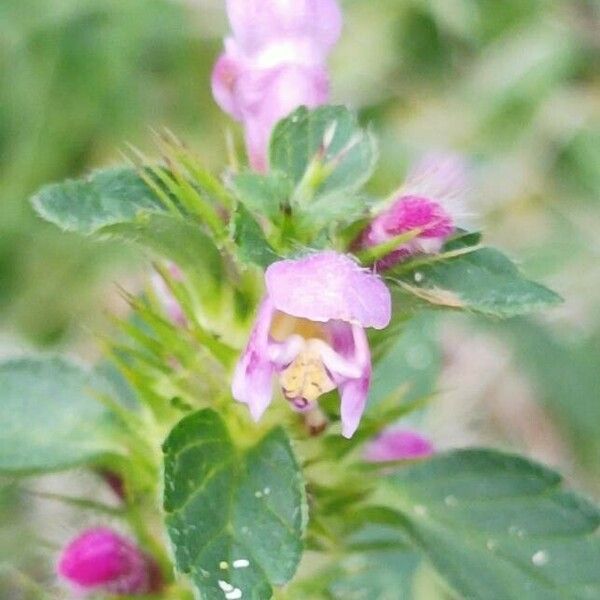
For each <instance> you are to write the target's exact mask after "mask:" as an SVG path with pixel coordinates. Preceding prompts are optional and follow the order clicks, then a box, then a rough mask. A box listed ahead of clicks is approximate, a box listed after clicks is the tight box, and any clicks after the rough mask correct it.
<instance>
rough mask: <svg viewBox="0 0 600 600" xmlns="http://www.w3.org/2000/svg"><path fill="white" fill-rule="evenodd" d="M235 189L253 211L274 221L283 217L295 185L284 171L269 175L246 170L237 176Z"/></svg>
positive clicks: (234, 182) (234, 184) (234, 183)
mask: <svg viewBox="0 0 600 600" xmlns="http://www.w3.org/2000/svg"><path fill="white" fill-rule="evenodd" d="M233 186H234V189H235V191H236V193H237V195H238V197H239V199H240V201H241V202H242V203H243V204H244V206H245V207H246V208H247V209H248V210H249V211H251V212H255V213H257V214H260V215H263V216H264V217H267V218H268V219H270V220H271V221H273V222H277V221H278V220H280V219H281V217H282V211H283V210H284V209H285V207H286V206H289V201H290V198H291V195H292V191H293V189H294V186H293V184H292V182H291V180H290V179H289V178H288V177H287V175H285V174H284V173H280V172H278V171H275V172H271V173H269V174H268V175H261V174H259V173H253V172H252V171H244V172H242V173H239V174H238V175H236V176H235V178H234V180H233Z"/></svg>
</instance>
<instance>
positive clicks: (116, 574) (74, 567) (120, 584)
mask: <svg viewBox="0 0 600 600" xmlns="http://www.w3.org/2000/svg"><path fill="white" fill-rule="evenodd" d="M58 574H59V576H60V577H61V578H63V579H64V580H65V581H67V582H68V583H69V584H70V586H71V588H72V590H73V592H74V593H76V594H80V595H88V594H97V593H105V594H122V595H129V596H141V595H144V594H148V593H150V592H152V591H157V590H158V589H159V588H160V586H161V582H160V576H159V575H158V568H157V566H156V564H155V563H154V561H152V559H150V558H149V557H148V556H146V555H145V554H144V553H143V552H142V551H141V550H140V549H139V548H138V547H137V546H136V545H135V544H134V543H133V542H131V541H129V540H128V539H126V538H125V537H123V536H121V535H120V534H119V533H116V532H115V531H113V530H112V529H109V528H107V527H97V528H94V529H89V530H87V531H85V532H84V533H82V534H81V535H79V536H78V537H77V538H75V539H74V540H73V541H72V542H70V543H69V544H68V545H67V547H66V548H65V549H64V550H63V552H62V555H61V557H60V559H59V563H58Z"/></svg>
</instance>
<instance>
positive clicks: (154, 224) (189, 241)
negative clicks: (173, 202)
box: [97, 213, 223, 287]
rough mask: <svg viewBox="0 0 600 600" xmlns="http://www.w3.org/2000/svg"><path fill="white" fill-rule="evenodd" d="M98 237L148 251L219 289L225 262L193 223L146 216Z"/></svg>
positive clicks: (102, 230) (105, 230) (112, 227)
mask: <svg viewBox="0 0 600 600" xmlns="http://www.w3.org/2000/svg"><path fill="white" fill-rule="evenodd" d="M97 233H98V234H99V235H101V236H104V237H109V238H110V237H112V238H118V239H120V240H122V241H125V242H131V243H134V244H136V245H138V246H141V247H144V248H147V249H149V250H151V251H153V252H155V253H156V254H158V255H159V256H160V257H163V258H168V259H170V260H172V261H173V262H175V263H176V264H177V265H178V266H179V267H181V268H182V269H186V268H189V269H190V270H191V271H195V272H199V273H201V274H202V277H203V281H204V284H205V285H209V284H211V283H212V285H213V286H216V287H219V285H220V282H221V279H222V277H223V260H222V257H221V254H220V252H219V250H218V248H217V247H216V245H215V242H214V241H213V240H212V238H211V237H209V236H208V235H207V234H206V233H204V231H203V229H202V226H201V225H200V224H199V223H197V222H195V221H194V220H192V219H181V218H178V217H175V216H173V215H169V214H158V213H145V214H140V215H138V216H137V217H134V218H132V219H131V220H130V221H128V222H123V223H118V224H114V225H109V226H106V227H102V228H100V229H98V230H97Z"/></svg>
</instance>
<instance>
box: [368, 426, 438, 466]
mask: <svg viewBox="0 0 600 600" xmlns="http://www.w3.org/2000/svg"><path fill="white" fill-rule="evenodd" d="M433 452H434V450H433V445H432V444H431V442H430V441H429V440H427V439H426V438H424V437H423V436H422V435H421V434H419V433H417V432H416V431H410V430H407V429H387V430H385V431H384V432H382V433H381V434H380V435H379V436H378V437H376V438H375V439H374V440H372V441H371V442H370V443H369V444H368V445H367V447H366V449H365V453H364V457H365V460H367V461H368V462H374V463H378V462H388V461H396V460H415V459H418V458H427V457H428V456H431V455H432V454H433Z"/></svg>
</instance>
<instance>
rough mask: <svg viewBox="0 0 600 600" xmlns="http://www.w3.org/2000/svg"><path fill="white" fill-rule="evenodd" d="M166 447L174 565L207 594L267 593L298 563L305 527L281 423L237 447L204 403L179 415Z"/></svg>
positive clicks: (218, 598)
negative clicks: (254, 441)
mask: <svg viewBox="0 0 600 600" xmlns="http://www.w3.org/2000/svg"><path fill="white" fill-rule="evenodd" d="M163 449H164V454H165V491H164V508H165V512H166V517H165V519H166V524H167V530H168V533H169V536H170V538H171V542H172V544H173V548H174V552H175V560H176V563H177V567H178V569H179V570H180V571H181V572H183V573H187V574H188V575H189V576H190V577H191V579H192V581H193V582H194V585H195V586H196V587H197V589H198V591H199V593H200V594H201V595H202V598H205V599H206V600H223V598H224V592H230V593H234V594H236V597H240V598H256V599H259V598H260V599H261V600H262V599H265V600H267V599H268V598H270V597H271V594H272V586H273V585H283V584H284V583H286V582H287V581H289V580H290V579H291V577H292V576H293V575H294V573H295V571H296V568H297V566H298V562H299V560H300V556H301V552H302V535H303V532H304V527H305V519H304V512H305V510H304V502H305V500H304V486H303V482H302V479H301V475H300V471H299V469H298V465H297V463H296V460H295V458H294V455H293V452H292V448H291V446H290V442H289V440H288V438H287V436H286V435H285V433H284V432H283V430H282V429H279V428H278V429H274V430H273V431H271V433H269V434H268V435H267V436H266V437H265V438H263V439H262V440H261V441H260V442H259V443H258V444H257V445H256V446H254V447H253V448H250V449H244V450H241V449H238V448H236V446H235V445H234V442H233V440H232V438H231V436H230V434H229V432H228V431H227V428H226V426H225V424H224V422H223V420H222V419H221V417H220V416H219V415H218V414H217V413H216V412H214V411H212V410H201V411H199V412H196V413H194V414H192V415H189V416H188V417H186V418H184V419H183V420H182V421H180V423H179V424H178V425H177V426H176V427H175V428H174V429H173V431H172V432H171V434H170V435H169V437H168V439H167V440H166V442H165V444H164V447H163ZM236 589H237V590H240V592H241V593H242V596H239V595H237V594H239V593H236V592H235V591H234V590H236Z"/></svg>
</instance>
